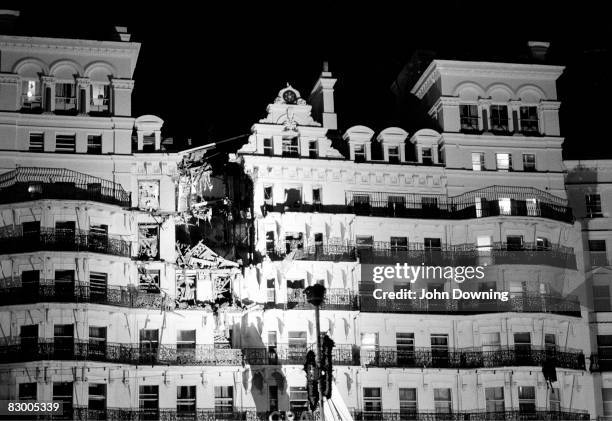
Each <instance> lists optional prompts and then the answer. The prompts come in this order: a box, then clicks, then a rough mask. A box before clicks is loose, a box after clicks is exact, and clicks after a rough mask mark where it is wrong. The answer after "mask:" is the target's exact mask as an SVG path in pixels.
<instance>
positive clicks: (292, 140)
mask: <svg viewBox="0 0 612 421" xmlns="http://www.w3.org/2000/svg"><path fill="white" fill-rule="evenodd" d="M283 156H285V157H298V156H300V151H299V148H298V139H297V137H288V138H283Z"/></svg>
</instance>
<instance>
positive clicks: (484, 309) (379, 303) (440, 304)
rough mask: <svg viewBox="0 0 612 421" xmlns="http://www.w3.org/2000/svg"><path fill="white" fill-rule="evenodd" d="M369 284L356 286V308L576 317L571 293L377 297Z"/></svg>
mask: <svg viewBox="0 0 612 421" xmlns="http://www.w3.org/2000/svg"><path fill="white" fill-rule="evenodd" d="M373 289H374V287H373V286H372V285H364V284H362V285H361V286H360V291H361V293H360V297H359V308H360V310H361V311H362V312H366V313H430V314H482V313H507V312H517V313H553V314H561V315H565V316H575V317H580V315H581V309H580V301H579V300H578V298H577V297H574V296H564V297H561V296H556V295H549V294H539V293H530V292H525V293H520V294H519V293H511V294H510V295H509V297H508V301H500V300H484V299H480V300H478V299H470V300H467V299H465V300H464V299H461V300H455V299H452V298H449V299H435V300H426V299H423V300H420V299H417V300H409V299H405V300H390V299H389V300H377V299H376V298H374V297H373V295H372V292H371V291H373Z"/></svg>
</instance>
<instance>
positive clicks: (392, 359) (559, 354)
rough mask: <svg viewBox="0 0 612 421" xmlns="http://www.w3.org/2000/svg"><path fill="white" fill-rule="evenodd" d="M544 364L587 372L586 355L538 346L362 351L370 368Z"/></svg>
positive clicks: (385, 348)
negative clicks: (550, 363)
mask: <svg viewBox="0 0 612 421" xmlns="http://www.w3.org/2000/svg"><path fill="white" fill-rule="evenodd" d="M545 361H549V362H552V363H553V364H554V365H555V366H556V367H561V368H569V369H574V370H586V366H585V356H584V353H583V352H582V351H580V350H576V349H560V348H550V349H546V348H542V347H536V346H531V347H530V348H527V349H521V348H517V347H500V348H499V349H496V350H483V349H481V348H466V349H460V348H447V349H443V348H441V349H431V348H414V349H413V350H408V351H406V350H398V349H397V348H396V347H384V346H378V347H376V348H375V349H367V348H365V349H364V348H363V347H362V349H361V363H362V364H363V365H365V366H371V367H410V368H483V367H484V368H487V367H507V366H542V364H543V363H544V362H545Z"/></svg>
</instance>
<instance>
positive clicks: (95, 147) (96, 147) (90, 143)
mask: <svg viewBox="0 0 612 421" xmlns="http://www.w3.org/2000/svg"><path fill="white" fill-rule="evenodd" d="M87 153H88V154H91V155H100V154H101V153H102V135H99V134H90V135H87Z"/></svg>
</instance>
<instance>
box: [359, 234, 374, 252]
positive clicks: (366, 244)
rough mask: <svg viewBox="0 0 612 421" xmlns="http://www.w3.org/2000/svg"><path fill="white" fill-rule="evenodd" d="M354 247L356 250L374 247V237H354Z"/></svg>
mask: <svg viewBox="0 0 612 421" xmlns="http://www.w3.org/2000/svg"><path fill="white" fill-rule="evenodd" d="M355 245H356V246H357V248H362V249H363V248H372V247H373V246H374V237H372V236H371V235H358V236H356V237H355Z"/></svg>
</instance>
